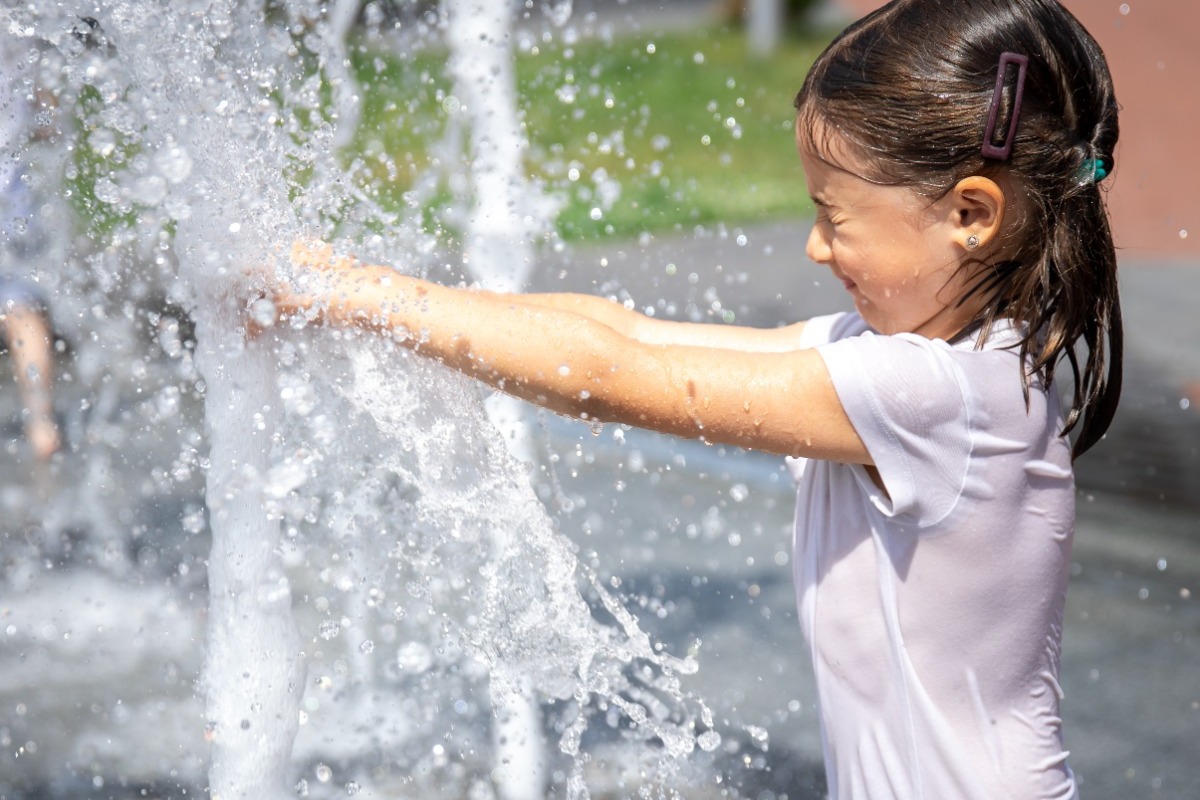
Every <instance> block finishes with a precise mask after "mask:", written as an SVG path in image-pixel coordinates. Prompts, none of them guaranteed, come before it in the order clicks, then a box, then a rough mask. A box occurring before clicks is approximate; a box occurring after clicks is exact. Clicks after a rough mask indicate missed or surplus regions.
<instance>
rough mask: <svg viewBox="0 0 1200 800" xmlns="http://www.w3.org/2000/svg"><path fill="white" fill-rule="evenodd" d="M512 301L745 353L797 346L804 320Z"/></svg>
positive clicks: (657, 337)
mask: <svg viewBox="0 0 1200 800" xmlns="http://www.w3.org/2000/svg"><path fill="white" fill-rule="evenodd" d="M512 298H513V300H514V301H515V302H519V303H525V304H528V305H532V306H537V307H539V308H554V309H559V310H563V311H570V312H572V313H575V314H579V315H581V316H584V317H587V318H589V319H592V320H595V321H597V322H600V323H602V324H604V325H607V326H608V327H610V328H612V329H613V330H614V331H616V332H617V333H620V334H621V335H623V336H627V337H629V338H630V339H634V340H636V341H639V342H642V343H644V344H657V345H687V346H692V347H721V348H725V349H729V350H742V351H746V352H786V351H788V350H795V349H797V348H798V347H799V341H800V333H801V331H802V330H803V329H804V323H803V322H800V323H795V324H792V325H788V326H786V327H783V328H766V329H765V328H748V327H745V326H738V325H728V324H723V323H696V322H678V321H675V320H664V319H656V318H653V317H649V316H646V315H645V314H642V313H639V312H637V311H634V310H632V309H629V308H626V307H625V306H623V305H621V304H620V303H617V302H614V301H612V300H608V299H606V298H603V297H596V296H594V295H586V294H568V293H550V294H520V295H512Z"/></svg>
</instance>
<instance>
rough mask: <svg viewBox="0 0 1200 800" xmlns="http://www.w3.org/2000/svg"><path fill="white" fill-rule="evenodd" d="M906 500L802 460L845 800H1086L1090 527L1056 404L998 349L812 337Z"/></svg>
mask: <svg viewBox="0 0 1200 800" xmlns="http://www.w3.org/2000/svg"><path fill="white" fill-rule="evenodd" d="M804 339H805V342H804V345H805V346H808V347H817V348H818V350H819V352H820V354H821V356H822V358H823V359H824V361H825V363H826V365H827V366H828V368H829V373H830V375H831V377H832V378H833V383H834V386H835V388H836V389H837V393H838V396H839V398H840V399H841V401H842V404H843V406H844V407H845V409H846V413H847V414H848V415H849V418H850V421H851V422H852V423H853V425H854V427H855V429H856V430H857V431H858V434H859V436H860V437H861V438H862V440H863V442H864V443H865V444H866V446H867V450H868V451H869V452H870V453H871V456H872V459H873V460H874V462H875V465H876V468H877V469H878V470H879V474H880V476H881V478H882V480H883V483H884V485H885V486H886V487H887V491H886V492H884V491H881V490H880V489H879V488H878V487H877V486H876V485H875V483H874V482H873V481H872V479H871V477H870V475H869V474H868V472H867V470H866V469H865V468H864V467H862V466H860V465H847V464H839V463H834V462H826V461H816V460H813V461H808V460H804V459H794V460H790V461H789V465H790V467H791V469H792V472H793V474H794V475H795V476H796V478H797V482H798V483H797V502H796V528H795V542H794V549H795V560H794V572H795V581H796V593H797V598H798V601H799V607H800V621H801V625H802V626H803V629H804V633H805V636H806V638H807V639H808V642H809V645H810V647H811V649H812V655H813V666H814V670H815V672H816V681H817V690H818V694H819V701H820V713H821V729H822V737H823V742H824V747H825V765H826V770H827V776H828V781H829V789H830V796H831V797H832V798H834V800H918V799H920V800H975V799H976V798H979V799H980V800H983V799H984V798H987V799H988V800H1001V799H1003V800H1034V798H1063V799H1064V800H1065V798H1074V797H1076V788H1075V781H1074V777H1073V775H1072V773H1071V770H1070V768H1069V767H1068V766H1067V763H1066V759H1067V752H1066V751H1065V750H1064V749H1063V743H1062V731H1061V722H1062V721H1061V718H1060V717H1059V710H1058V708H1059V700H1060V699H1061V697H1062V692H1061V690H1060V688H1059V684H1058V679H1057V676H1058V665H1059V655H1060V643H1061V636H1062V621H1063V605H1064V602H1065V600H1066V591H1067V576H1068V571H1069V568H1070V553H1071V541H1072V537H1073V532H1074V521H1075V487H1074V477H1073V473H1072V470H1071V455H1070V444H1069V442H1067V440H1066V439H1064V438H1063V437H1061V436H1059V431H1061V429H1062V418H1061V412H1060V408H1059V402H1058V398H1057V396H1056V395H1055V394H1054V393H1053V392H1046V391H1044V390H1043V388H1042V385H1041V383H1040V382H1039V381H1036V380H1035V381H1034V382H1033V385H1032V387H1031V389H1030V393H1029V405H1028V409H1027V408H1026V401H1025V397H1024V395H1023V393H1022V390H1021V379H1020V364H1019V361H1018V354H1017V351H1016V350H1014V349H1004V348H1006V347H1007V346H1008V345H1011V344H1013V343H1014V342H1015V341H1016V340H1017V336H1016V333H1015V331H1014V330H1013V328H1012V327H1011V326H1010V325H1008V324H1007V323H1005V324H1004V325H1003V326H1001V325H997V326H996V328H995V329H994V330H993V333H992V336H991V337H990V339H989V341H988V343H987V344H986V345H985V347H984V348H983V349H982V350H976V349H975V342H973V341H966V342H963V343H961V344H957V345H953V346H952V345H949V344H947V343H946V342H944V341H941V340H933V341H930V340H928V339H925V338H923V337H920V336H916V335H912V334H899V335H894V336H881V335H878V334H876V333H874V332H872V331H870V330H869V328H868V327H867V325H866V323H864V322H863V320H862V319H861V318H860V317H859V316H858V315H857V314H853V313H850V314H838V315H833V316H829V317H819V318H817V319H815V320H812V321H810V322H809V323H808V325H807V327H806V328H805V331H804Z"/></svg>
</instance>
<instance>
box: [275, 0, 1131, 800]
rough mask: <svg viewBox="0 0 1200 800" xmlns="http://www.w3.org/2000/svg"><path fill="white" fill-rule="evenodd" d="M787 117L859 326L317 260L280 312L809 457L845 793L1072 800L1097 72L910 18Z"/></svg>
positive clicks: (823, 696)
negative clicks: (680, 313)
mask: <svg viewBox="0 0 1200 800" xmlns="http://www.w3.org/2000/svg"><path fill="white" fill-rule="evenodd" d="M935 38H936V41H935ZM937 42H942V43H943V44H941V45H938V44H937ZM796 108H797V112H798V113H797V119H796V142H797V145H798V148H799V154H800V160H801V161H802V163H803V165H804V169H805V179H806V181H807V184H808V191H809V193H810V194H811V196H812V198H813V201H814V202H815V203H816V205H817V209H818V210H817V219H816V224H815V227H814V228H813V231H812V233H811V235H810V237H809V240H808V248H807V252H808V256H809V258H811V259H812V260H813V261H815V262H817V263H818V264H820V265H823V266H825V267H827V268H828V269H829V270H830V271H831V272H832V273H833V275H834V277H835V278H837V279H838V280H839V281H841V282H842V283H843V284H844V285H845V287H846V291H847V292H849V294H850V296H851V297H852V298H853V300H854V305H855V308H856V310H855V311H854V312H849V313H842V314H835V315H832V316H824V317H817V318H815V319H812V320H809V321H808V322H802V323H797V324H794V325H791V326H789V327H783V328H778V329H772V330H757V329H750V328H744V327H734V326H723V325H697V324H687V323H676V322H669V321H664V320H657V319H652V318H647V317H645V316H642V315H640V314H638V313H636V312H635V311H631V310H627V309H626V308H624V307H623V306H621V305H618V304H614V303H610V302H607V301H606V300H604V299H601V298H597V297H590V296H580V295H568V294H538V295H520V294H494V293H490V292H484V291H479V290H472V289H458V288H448V287H444V286H439V285H436V284H433V283H429V282H427V281H423V280H420V279H417V278H414V277H410V276H407V275H403V274H401V273H398V272H396V271H394V270H392V269H389V268H387V267H382V266H368V265H362V264H359V263H357V262H355V261H353V260H352V259H346V258H340V259H339V258H334V257H333V254H332V250H331V249H330V248H329V247H328V246H323V245H320V244H308V245H306V244H304V243H300V244H298V245H297V246H296V247H295V248H294V250H293V261H294V264H295V267H296V274H295V275H294V276H292V278H291V279H290V280H283V279H280V280H279V282H278V283H277V285H276V286H275V287H274V289H273V296H274V300H275V302H276V306H277V309H278V310H279V312H280V313H281V315H283V316H284V317H291V316H296V315H301V314H304V315H311V316H313V317H315V318H317V319H319V320H321V321H323V322H324V323H325V324H328V325H335V326H355V327H359V328H363V329H366V330H369V331H374V332H379V333H380V334H382V335H384V336H389V337H393V336H394V337H395V338H396V339H397V340H398V341H402V342H404V343H405V344H406V345H407V346H408V347H410V348H412V349H414V350H416V351H418V352H420V353H421V354H423V355H426V356H428V357H430V358H434V359H436V360H438V361H441V362H442V363H444V364H446V365H447V366H449V367H452V368H454V369H456V370H459V371H461V372H463V373H465V374H467V375H470V376H473V377H475V378H478V379H479V380H481V381H484V382H486V383H488V384H490V385H492V386H494V387H497V388H499V389H502V390H504V391H506V392H509V393H512V394H514V395H517V396H518V397H522V398H524V399H526V400H529V401H532V402H534V403H538V404H540V405H542V406H545V407H546V408H549V409H551V410H553V411H556V412H559V413H562V414H567V415H571V416H574V417H582V418H586V419H588V420H594V421H599V422H618V423H626V424H629V425H636V426H639V427H643V428H649V429H652V430H655V431H661V432H664V433H668V434H674V435H677V436H685V437H692V438H698V439H702V440H703V441H705V442H709V443H712V444H725V445H736V446H739V447H744V448H749V449H752V450H761V451H765V452H767V453H775V454H779V455H782V456H789V457H791V461H790V462H789V463H790V465H791V468H792V471H793V473H794V474H795V476H796V478H797V481H798V493H797V512H796V529H795V539H794V561H793V564H794V575H795V580H796V591H797V595H798V599H799V616H800V620H801V624H802V626H803V628H804V632H805V634H806V637H807V640H808V642H809V645H810V647H811V649H812V654H813V666H814V670H815V674H816V681H817V689H818V694H819V700H820V714H821V725H822V734H823V739H824V745H825V764H826V771H827V776H828V783H829V792H830V796H831V797H832V798H834V799H835V800H847V799H848V798H852V799H853V800H884V799H885V798H886V799H887V800H895V799H897V798H898V799H900V800H910V799H912V798H926V800H950V799H951V798H953V799H954V800H967V798H972V799H976V798H995V799H997V800H998V799H999V798H1051V797H1053V798H1063V799H1064V800H1065V799H1066V798H1074V797H1077V794H1078V793H1077V790H1076V786H1075V779H1074V776H1073V774H1072V771H1071V769H1070V767H1069V766H1068V763H1067V751H1066V750H1065V749H1064V746H1063V732H1062V715H1061V713H1060V710H1059V705H1060V699H1061V697H1062V692H1061V689H1060V687H1059V683H1058V673H1059V658H1060V652H1061V636H1062V626H1063V608H1064V601H1065V598H1066V590H1067V577H1068V573H1069V571H1070V564H1071V542H1072V538H1073V535H1074V517H1075V487H1074V479H1073V462H1074V459H1075V458H1077V457H1079V456H1080V455H1082V454H1083V453H1084V452H1086V451H1087V450H1088V449H1089V448H1091V447H1092V446H1093V445H1094V444H1096V442H1097V441H1099V440H1100V438H1101V436H1102V435H1103V434H1104V432H1105V430H1106V429H1107V428H1108V426H1109V423H1110V421H1111V420H1112V417H1113V414H1114V412H1115V409H1116V405H1117V401H1118V397H1119V394H1120V386H1121V363H1122V347H1121V315H1120V307H1119V300H1118V296H1117V279H1116V258H1115V253H1114V249H1113V243H1112V239H1111V236H1110V234H1109V221H1108V214H1107V210H1106V207H1105V204H1104V200H1103V195H1102V192H1101V186H1100V184H1101V181H1103V180H1104V178H1105V177H1106V175H1107V174H1108V173H1110V172H1111V171H1112V169H1113V148H1114V146H1115V145H1116V142H1117V103H1116V100H1115V98H1114V95H1113V84H1112V80H1111V77H1110V75H1109V71H1108V67H1107V64H1106V61H1105V58H1104V54H1103V53H1102V52H1101V50H1100V48H1099V46H1098V45H1097V44H1096V42H1095V40H1094V39H1093V38H1092V37H1091V35H1089V34H1088V32H1087V31H1086V30H1084V28H1083V27H1082V26H1081V25H1080V24H1079V23H1078V22H1077V21H1076V19H1075V18H1074V17H1073V16H1071V14H1070V13H1068V12H1067V11H1066V10H1065V9H1064V8H1063V7H1062V6H1061V5H1059V4H1058V3H1057V2H1054V0H979V1H978V2H971V3H965V2H947V1H946V0H896V2H892V3H889V4H888V5H886V6H884V7H883V8H882V9H880V10H879V11H877V12H876V13H873V14H871V15H870V16H868V17H866V18H864V19H862V20H860V21H859V22H856V23H854V24H853V25H851V26H850V27H849V28H847V29H846V31H845V32H844V33H842V34H841V35H840V36H839V37H838V38H837V39H836V40H835V41H834V42H833V43H832V44H831V45H830V46H829V47H828V48H827V49H826V50H825V52H824V53H823V54H822V55H821V56H820V57H819V58H818V59H817V61H816V63H815V64H814V65H813V67H812V69H811V71H810V72H809V74H808V76H807V78H806V79H805V81H804V84H803V87H802V88H801V89H800V92H799V94H798V96H797V97H796ZM1077 346H1079V347H1080V348H1081V349H1082V350H1083V351H1084V353H1083V354H1077V353H1076V349H1075V348H1076V347H1077ZM1064 362H1065V363H1064ZM1064 370H1065V371H1066V372H1067V373H1068V378H1070V377H1072V376H1074V378H1075V380H1074V382H1073V384H1069V386H1070V390H1069V391H1067V392H1066V395H1065V396H1066V401H1065V408H1063V407H1062V405H1063V404H1061V403H1060V400H1059V394H1058V390H1059V388H1060V382H1059V381H1058V380H1057V378H1059V377H1060V376H1061V373H1062V372H1063V371H1064ZM1068 433H1073V434H1074V436H1075V440H1074V443H1073V444H1072V441H1071V440H1070V439H1069V438H1068V436H1067V434H1068Z"/></svg>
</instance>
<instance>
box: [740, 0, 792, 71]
mask: <svg viewBox="0 0 1200 800" xmlns="http://www.w3.org/2000/svg"><path fill="white" fill-rule="evenodd" d="M782 30H783V0H746V37H747V39H748V40H749V46H750V55H751V56H753V57H755V58H765V57H767V56H769V55H771V54H772V53H774V52H775V49H776V48H777V47H778V46H779V36H780V32H781V31H782Z"/></svg>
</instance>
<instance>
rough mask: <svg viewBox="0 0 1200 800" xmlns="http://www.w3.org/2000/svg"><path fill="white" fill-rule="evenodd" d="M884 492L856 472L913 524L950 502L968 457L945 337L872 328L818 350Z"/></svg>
mask: <svg viewBox="0 0 1200 800" xmlns="http://www.w3.org/2000/svg"><path fill="white" fill-rule="evenodd" d="M818 352H820V354H821V357H822V359H823V360H824V361H825V365H826V366H827V368H828V369H829V375H830V377H831V379H832V381H833V385H834V389H835V390H836V391H837V394H838V398H839V399H840V400H841V402H842V407H843V408H844V409H845V411H846V414H847V416H848V417H849V418H850V422H851V424H853V425H854V429H855V430H856V431H857V432H858V435H859V437H860V438H861V439H862V440H863V443H864V444H865V445H866V448H867V452H869V453H870V454H871V458H872V460H873V462H874V464H875V467H876V469H878V470H879V474H880V477H881V478H882V479H883V484H884V486H885V487H887V493H886V494H884V493H882V492H880V491H879V489H878V487H876V486H875V484H874V483H873V482H872V481H871V479H870V477H869V476H868V475H867V474H866V471H865V470H859V471H858V473H859V474H858V478H859V480H860V481H862V482H863V483H864V489H866V490H867V491H868V493H869V494H870V496H871V500H872V502H873V503H874V504H875V505H876V507H877V508H878V509H879V510H880V511H881V512H883V513H884V514H886V515H888V516H890V517H893V518H897V519H900V518H904V519H906V520H907V521H910V522H913V523H915V524H917V525H918V526H920V527H925V526H928V525H932V524H934V523H936V522H938V521H939V520H941V519H942V518H943V517H945V516H946V515H947V514H948V513H949V512H950V511H951V509H953V508H954V505H955V504H956V503H957V501H958V498H959V496H960V494H961V493H962V487H963V483H964V480H965V478H966V474H967V467H968V465H969V462H970V457H971V435H970V419H969V415H968V407H967V402H966V394H965V391H964V389H963V385H962V381H961V378H960V374H959V371H958V369H957V367H956V365H955V363H954V359H953V357H952V352H953V351H952V350H951V348H950V347H949V346H948V345H946V344H945V343H944V342H939V341H930V340H928V339H925V338H923V337H919V336H913V335H906V334H900V335H895V336H882V335H878V334H875V333H873V332H871V331H867V332H864V333H861V334H859V335H856V336H851V337H848V338H843V339H839V340H837V341H833V342H830V343H829V344H825V345H821V346H819V347H818Z"/></svg>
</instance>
